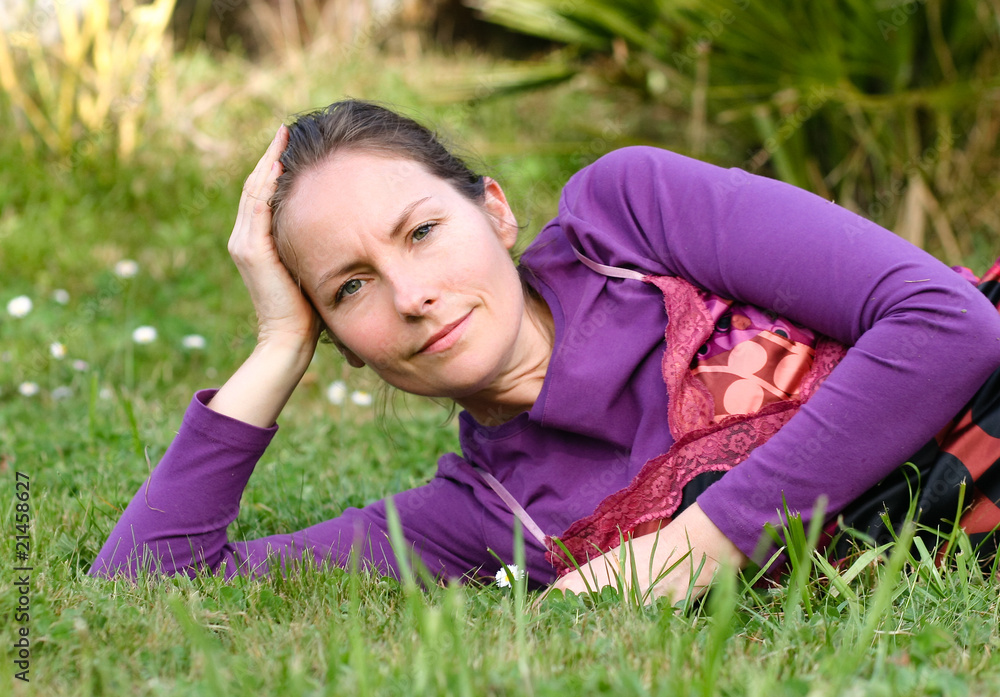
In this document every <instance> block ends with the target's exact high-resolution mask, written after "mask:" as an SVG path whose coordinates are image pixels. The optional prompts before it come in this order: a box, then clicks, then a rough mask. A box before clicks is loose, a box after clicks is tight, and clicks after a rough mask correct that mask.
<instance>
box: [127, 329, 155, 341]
mask: <svg viewBox="0 0 1000 697" xmlns="http://www.w3.org/2000/svg"><path fill="white" fill-rule="evenodd" d="M132 341H134V342H135V343H137V344H151V343H153V342H154V341H156V328H155V327H148V326H142V327H136V329H135V331H134V332H132Z"/></svg>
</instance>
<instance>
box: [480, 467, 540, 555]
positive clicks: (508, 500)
mask: <svg viewBox="0 0 1000 697" xmlns="http://www.w3.org/2000/svg"><path fill="white" fill-rule="evenodd" d="M472 467H473V469H475V470H476V472H478V473H479V476H480V477H482V478H483V479H485V480H486V483H487V484H489V485H490V488H491V489H493V491H495V492H497V496H499V497H500V498H501V499H503V502H504V503H505V504H507V507H508V508H509V509H510V510H511V512H513V514H514V515H516V516H517V519H518V520H520V521H521V525H523V526H524V529H525V530H527V531H528V532H530V533H531V536H532V537H534V538H535V539H536V540H538V541H539V542H541V543H542V545H543V546H544V545H545V537H546V535H545V533H544V532H542V529H541V528H540V527H538V523H536V522H535V521H534V520H532V519H531V516H530V515H528V512H527V511H526V510H524V509H523V508H522V507H521V504H519V503H518V502H517V499H515V498H514V497H513V496H511V495H510V492H509V491H507V489H506V488H505V487H504V485H503V484H501V483H500V481H499V480H498V479H497V478H496V477H494V476H493V475H492V474H490V473H489V472H487V471H486V470H484V469H482V468H481V467H477V466H476V465H472Z"/></svg>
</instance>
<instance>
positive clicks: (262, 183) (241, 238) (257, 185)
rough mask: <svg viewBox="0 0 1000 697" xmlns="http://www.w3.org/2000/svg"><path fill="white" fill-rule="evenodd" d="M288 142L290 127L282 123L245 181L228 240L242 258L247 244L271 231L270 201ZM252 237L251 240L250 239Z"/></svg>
mask: <svg viewBox="0 0 1000 697" xmlns="http://www.w3.org/2000/svg"><path fill="white" fill-rule="evenodd" d="M287 145H288V129H287V128H286V127H285V126H284V125H281V126H280V127H279V128H278V131H277V133H275V134H274V138H272V139H271V142H270V144H269V145H268V146H267V150H265V151H264V154H263V155H262V156H261V158H260V160H258V162H257V165H256V167H254V169H253V171H252V172H251V173H250V175H249V176H248V177H247V178H246V180H245V181H244V183H243V193H242V195H241V197H240V204H239V209H238V212H237V215H236V223H235V225H234V226H233V233H232V235H231V236H230V239H229V253H230V254H231V255H232V256H233V257H234V258H239V257H241V256H244V255H246V254H247V253H248V250H246V249H245V247H246V246H247V245H248V244H252V243H253V242H254V241H257V242H258V243H259V241H260V240H261V239H265V238H266V236H268V235H270V232H271V210H270V205H269V201H270V198H271V197H272V196H273V195H274V192H275V189H276V187H277V181H278V177H279V176H281V172H282V168H281V163H280V158H281V154H282V152H284V149H285V147H287ZM248 238H249V239H248Z"/></svg>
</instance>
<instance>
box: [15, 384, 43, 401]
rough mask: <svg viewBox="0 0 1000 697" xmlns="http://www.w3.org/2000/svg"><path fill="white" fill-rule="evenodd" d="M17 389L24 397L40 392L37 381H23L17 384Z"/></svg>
mask: <svg viewBox="0 0 1000 697" xmlns="http://www.w3.org/2000/svg"><path fill="white" fill-rule="evenodd" d="M17 391H18V392H20V393H21V395H22V396H24V397H34V396H35V395H36V394H38V383H37V382H22V383H21V384H20V385H18V386H17Z"/></svg>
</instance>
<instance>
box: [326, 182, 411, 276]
mask: <svg viewBox="0 0 1000 697" xmlns="http://www.w3.org/2000/svg"><path fill="white" fill-rule="evenodd" d="M430 199H431V197H430V196H424V197H423V198H421V199H417V200H416V201H414V202H412V203H410V204H408V205H407V206H406V207H404V208H403V210H402V211H400V213H399V217H398V218H396V222H395V223H394V224H393V226H392V230H391V231H390V232H389V239H390V240H394V239H396V238H397V237H398V236H399V235H400V234H402V233H403V232H405V230H406V221H407V220H409V218H410V216H411V215H413V211H414V210H416V208H417V206H419V205H420V204H422V203H424V202H425V201H429V200H430ZM356 266H359V264H358V262H357V261H354V260H352V261H349V262H347V263H345V264H342V265H341V266H339V267H337V268H335V269H332V270H331V271H327V272H326V273H325V274H323V275H322V276H320V278H319V281H318V282H317V283H316V291H317V292H318V291H319V289H320V288H322V287H323V285H324V284H325V283H326V282H327V281H329V280H330V279H332V278H336V277H338V276H341V275H342V274H346V273H347V272H349V271H351V270H352V269H353V268H354V267H356Z"/></svg>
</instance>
